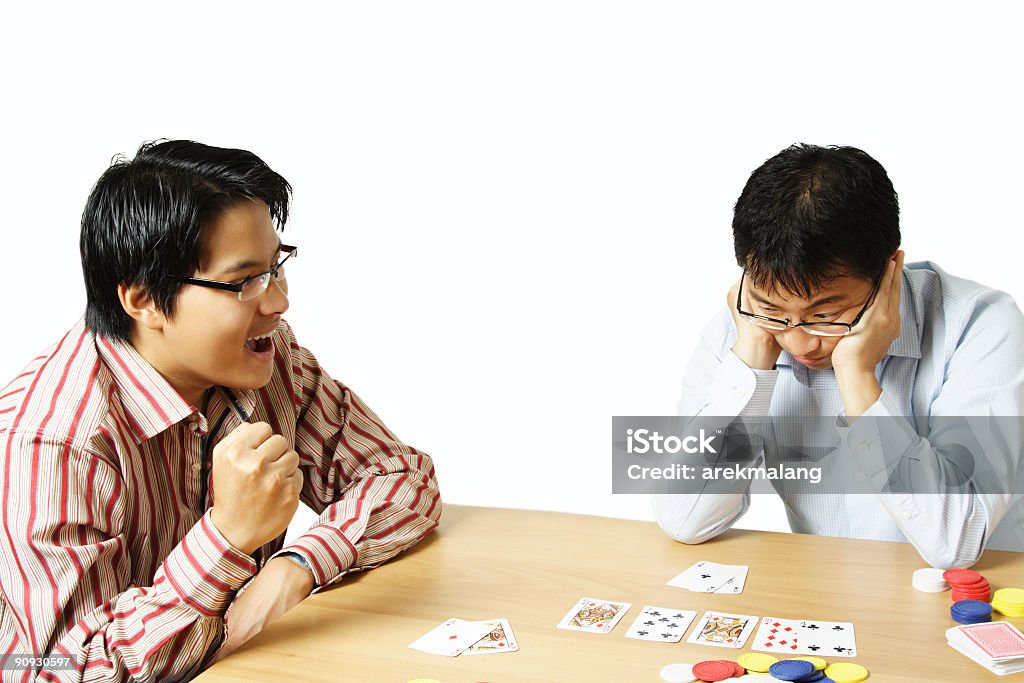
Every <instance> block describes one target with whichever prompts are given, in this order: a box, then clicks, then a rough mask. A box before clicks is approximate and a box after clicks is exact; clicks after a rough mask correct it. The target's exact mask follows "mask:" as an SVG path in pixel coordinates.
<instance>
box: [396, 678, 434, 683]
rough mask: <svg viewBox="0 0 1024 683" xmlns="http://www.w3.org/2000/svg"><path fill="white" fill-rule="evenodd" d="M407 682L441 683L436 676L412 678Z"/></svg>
mask: <svg viewBox="0 0 1024 683" xmlns="http://www.w3.org/2000/svg"><path fill="white" fill-rule="evenodd" d="M405 683H441V681H439V680H437V679H436V678H412V679H410V680H408V681H406V682H405Z"/></svg>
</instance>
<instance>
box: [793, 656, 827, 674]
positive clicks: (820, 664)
mask: <svg viewBox="0 0 1024 683" xmlns="http://www.w3.org/2000/svg"><path fill="white" fill-rule="evenodd" d="M790 659H799V660H802V661H805V662H810V663H811V664H813V665H814V668H815V670H817V671H821V670H823V669H824V668H825V667H826V666H828V662H826V661H825V660H824V659H822V658H821V657H790Z"/></svg>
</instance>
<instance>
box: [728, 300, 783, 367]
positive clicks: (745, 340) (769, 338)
mask: <svg viewBox="0 0 1024 683" xmlns="http://www.w3.org/2000/svg"><path fill="white" fill-rule="evenodd" d="M739 291H740V280H737V281H736V282H735V283H734V284H733V286H732V287H731V288H730V289H729V293H728V294H726V295H725V298H726V302H725V304H726V306H728V307H729V311H730V312H731V313H732V319H733V321H734V322H735V323H736V343H735V344H733V345H732V352H733V353H735V354H736V356H737V357H738V358H739V359H740V360H741V361H743V362H744V363H746V364H747V366H748V367H750V368H753V369H755V370H772V369H774V368H775V362H776V361H777V360H779V354H780V353H782V347H781V346H779V342H777V341H776V340H775V335H774V334H772V333H771V332H770V331H768V330H766V329H764V328H763V327H758V326H757V325H753V324H751V323H750V322H749V321H747V320H743V319H742V316H741V315H740V314H739V313H737V312H736V296H737V294H738V293H739ZM748 306H750V302H749V301H745V302H744V308H743V310H745V311H749V310H750V309H749V308H748Z"/></svg>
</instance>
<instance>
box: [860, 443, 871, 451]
mask: <svg viewBox="0 0 1024 683" xmlns="http://www.w3.org/2000/svg"><path fill="white" fill-rule="evenodd" d="M870 450H871V446H869V445H868V444H866V443H862V444H861V445H860V452H861V453H867V452H868V451H870Z"/></svg>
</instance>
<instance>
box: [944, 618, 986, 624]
mask: <svg viewBox="0 0 1024 683" xmlns="http://www.w3.org/2000/svg"><path fill="white" fill-rule="evenodd" d="M953 621H955V622H957V623H958V624H985V623H988V622H990V621H992V617H986V618H984V619H963V618H957V617H953Z"/></svg>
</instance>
